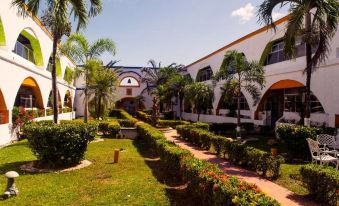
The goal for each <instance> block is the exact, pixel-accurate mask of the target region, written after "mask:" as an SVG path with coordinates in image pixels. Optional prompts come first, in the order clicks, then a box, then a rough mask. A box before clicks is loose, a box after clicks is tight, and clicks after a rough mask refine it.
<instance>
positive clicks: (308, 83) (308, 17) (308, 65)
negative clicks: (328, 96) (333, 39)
mask: <svg viewBox="0 0 339 206" xmlns="http://www.w3.org/2000/svg"><path fill="white" fill-rule="evenodd" d="M305 28H306V33H307V34H309V33H310V32H311V14H310V13H309V12H307V13H306V20H305ZM311 60H312V45H311V44H310V43H308V42H306V97H305V120H304V125H305V126H310V117H311V105H310V104H311V75H312V62H311Z"/></svg>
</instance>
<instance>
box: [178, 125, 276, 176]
mask: <svg viewBox="0 0 339 206" xmlns="http://www.w3.org/2000/svg"><path fill="white" fill-rule="evenodd" d="M177 131H178V133H179V134H180V136H181V137H182V138H183V139H185V140H187V141H189V142H191V143H193V144H195V145H197V146H199V147H201V148H203V149H206V150H209V149H210V148H211V147H213V148H214V150H215V152H216V154H217V155H218V156H221V157H223V158H225V159H228V160H229V161H231V162H232V163H234V164H237V165H241V166H244V167H246V168H248V169H251V170H253V171H256V172H257V173H258V174H259V175H261V176H264V177H266V178H277V177H278V176H279V172H280V164H281V163H282V162H283V158H282V157H281V156H278V157H274V156H272V155H271V154H270V153H268V152H265V151H262V150H259V149H256V148H253V147H247V146H245V145H243V144H240V143H239V142H237V141H234V140H233V139H231V138H226V137H222V136H218V135H215V134H214V133H211V132H209V131H207V130H204V129H199V128H194V126H193V125H188V126H187V125H182V126H178V127H177Z"/></svg>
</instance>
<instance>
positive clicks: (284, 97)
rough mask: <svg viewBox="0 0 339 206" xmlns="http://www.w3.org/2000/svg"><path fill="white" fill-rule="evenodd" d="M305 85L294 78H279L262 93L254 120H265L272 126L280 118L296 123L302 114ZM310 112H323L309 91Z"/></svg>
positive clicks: (316, 99) (320, 105) (318, 102)
mask: <svg viewBox="0 0 339 206" xmlns="http://www.w3.org/2000/svg"><path fill="white" fill-rule="evenodd" d="M305 91H306V87H305V85H304V84H302V83H300V82H298V81H295V80H289V79H287V80H281V81H278V82H276V83H274V84H273V85H272V86H271V87H270V88H269V89H268V90H267V91H266V92H265V94H264V95H263V97H262V99H261V100H260V103H259V104H258V108H257V110H256V112H255V119H256V120H265V119H266V122H265V124H266V125H271V126H274V125H275V122H276V121H277V120H279V119H280V118H282V117H284V118H287V119H288V120H289V121H292V122H295V123H297V121H299V120H300V117H302V116H303V115H304V110H305V109H304V102H305ZM311 113H324V108H323V106H322V104H321V103H320V101H319V100H318V98H317V97H316V96H315V95H314V94H313V93H311Z"/></svg>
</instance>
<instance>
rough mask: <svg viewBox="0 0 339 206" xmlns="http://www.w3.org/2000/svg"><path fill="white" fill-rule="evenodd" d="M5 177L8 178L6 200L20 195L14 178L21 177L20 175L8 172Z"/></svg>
mask: <svg viewBox="0 0 339 206" xmlns="http://www.w3.org/2000/svg"><path fill="white" fill-rule="evenodd" d="M5 177H7V187H6V190H5V193H4V196H5V198H9V197H11V196H16V195H18V194H19V190H18V188H16V186H15V184H14V178H16V177H19V174H18V173H17V172H15V171H9V172H6V174H5Z"/></svg>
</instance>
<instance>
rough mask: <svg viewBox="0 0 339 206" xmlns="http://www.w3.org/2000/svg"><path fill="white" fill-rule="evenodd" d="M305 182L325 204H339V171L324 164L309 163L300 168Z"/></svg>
mask: <svg viewBox="0 0 339 206" xmlns="http://www.w3.org/2000/svg"><path fill="white" fill-rule="evenodd" d="M300 174H301V177H302V181H303V183H304V184H305V185H306V187H307V188H308V191H309V192H310V194H311V195H313V196H314V197H315V199H316V200H317V201H318V202H319V203H322V204H324V205H331V206H337V205H339V172H338V171H337V170H336V169H335V168H331V167H328V166H324V165H315V164H309V165H305V166H302V167H301V168H300Z"/></svg>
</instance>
